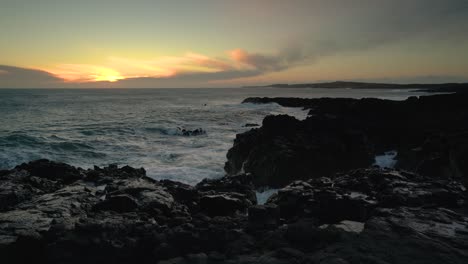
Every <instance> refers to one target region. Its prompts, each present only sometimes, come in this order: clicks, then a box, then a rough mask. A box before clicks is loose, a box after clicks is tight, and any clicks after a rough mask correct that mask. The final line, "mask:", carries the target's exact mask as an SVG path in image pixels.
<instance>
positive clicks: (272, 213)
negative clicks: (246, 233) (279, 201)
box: [248, 204, 280, 228]
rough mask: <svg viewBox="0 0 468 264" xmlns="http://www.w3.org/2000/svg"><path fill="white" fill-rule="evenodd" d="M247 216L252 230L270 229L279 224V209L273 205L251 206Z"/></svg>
mask: <svg viewBox="0 0 468 264" xmlns="http://www.w3.org/2000/svg"><path fill="white" fill-rule="evenodd" d="M248 215H249V223H250V224H251V226H252V228H272V227H276V226H278V225H279V222H280V214H279V209H278V206H276V205H274V204H266V205H255V206H251V207H249V211H248Z"/></svg>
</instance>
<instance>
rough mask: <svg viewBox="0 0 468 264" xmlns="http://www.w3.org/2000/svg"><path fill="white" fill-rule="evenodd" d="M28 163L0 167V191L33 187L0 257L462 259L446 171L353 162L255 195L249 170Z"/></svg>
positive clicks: (461, 219) (10, 224)
mask: <svg viewBox="0 0 468 264" xmlns="http://www.w3.org/2000/svg"><path fill="white" fill-rule="evenodd" d="M32 164H34V162H33V163H32ZM49 164H50V165H51V168H55V167H57V166H58V165H56V164H53V162H49ZM27 166H28V165H24V166H23V167H22V168H21V169H13V170H11V171H7V172H2V175H1V176H0V190H1V192H0V194H2V195H4V193H6V190H7V189H8V188H12V189H13V190H18V191H20V190H31V192H29V193H28V194H27V195H26V196H24V197H22V198H21V199H16V200H12V201H13V202H9V203H8V205H7V206H4V207H3V208H2V210H3V211H2V212H1V213H0V256H2V261H3V262H5V263H30V262H35V263H52V264H54V263H73V264H78V263H107V262H112V263H118V264H124V263H134V262H137V263H164V261H168V263H171V262H172V263H321V262H322V263H333V262H334V263H362V262H370V263H375V262H377V263H378V262H386V263H405V264H406V263H414V262H416V263H418V262H421V263H440V262H442V261H445V262H447V263H464V262H466V258H467V254H466V248H468V237H467V234H468V230H467V228H468V218H467V214H466V189H465V188H464V186H463V185H462V184H461V183H459V182H457V181H454V180H453V179H450V178H446V177H440V178H437V177H428V176H420V175H417V174H414V173H407V172H404V171H396V170H381V169H376V168H373V169H359V170H354V171H350V172H348V173H342V174H338V175H333V176H331V177H320V178H314V179H309V180H307V181H296V182H294V183H292V184H290V185H288V186H287V187H285V188H283V189H280V190H278V193H277V194H275V195H273V196H272V197H271V198H270V199H269V200H268V202H267V204H265V205H255V204H256V200H255V192H254V189H253V187H254V186H253V183H252V175H249V174H241V175H236V176H226V177H223V178H219V179H214V180H203V181H202V182H200V183H199V184H198V185H196V186H189V185H186V184H182V183H178V182H173V181H167V180H165V181H156V180H153V179H150V178H148V177H146V176H145V172H144V170H141V169H133V168H130V167H122V168H119V167H117V166H114V165H113V166H108V167H105V168H97V167H96V168H95V169H92V170H91V169H90V170H86V171H84V170H83V171H80V174H82V177H79V178H77V179H75V180H74V181H70V182H68V181H63V178H64V177H65V178H67V179H68V177H67V176H66V175H65V176H64V175H62V174H60V175H58V176H57V177H59V178H58V179H54V178H49V177H40V176H37V175H34V176H33V175H31V173H30V172H29V171H32V170H31V169H29V168H28V167H27ZM44 166H45V167H42V168H43V169H44V170H45V171H47V170H50V169H51V168H49V169H47V168H46V166H47V165H44ZM58 167H59V168H61V166H58ZM70 171H71V173H73V171H74V170H73V169H72V170H70ZM19 194H26V191H23V192H19ZM7 196H8V195H5V196H4V197H7ZM246 212H248V214H247V213H246ZM25 252H27V253H28V254H25ZM388 252H397V254H396V253H393V254H392V253H388Z"/></svg>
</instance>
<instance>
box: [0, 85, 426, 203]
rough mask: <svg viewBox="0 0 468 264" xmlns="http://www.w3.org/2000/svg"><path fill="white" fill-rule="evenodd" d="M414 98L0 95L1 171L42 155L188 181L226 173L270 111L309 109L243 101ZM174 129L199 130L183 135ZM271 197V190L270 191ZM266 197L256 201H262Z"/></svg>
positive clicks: (244, 93) (292, 93) (212, 92)
mask: <svg viewBox="0 0 468 264" xmlns="http://www.w3.org/2000/svg"><path fill="white" fill-rule="evenodd" d="M409 95H417V94H416V93H411V94H410V93H406V92H401V93H396V92H391V91H384V90H379V91H370V90H363V91H360V90H346V89H333V90H329V89H328V90H327V89H289V88H288V89H281V88H262V89H240V88H238V89H119V90H115V89H110V90H102V89H98V90H91V89H88V90H40V89H37V90H34V89H31V90H14V89H12V90H10V89H9V90H0V116H1V117H2V125H1V126H0V149H1V151H0V169H8V168H12V167H14V166H16V165H18V164H20V163H22V162H28V161H30V160H34V159H39V158H47V159H51V160H56V161H62V162H66V163H69V164H71V165H74V166H80V167H83V168H91V167H92V166H93V165H98V166H104V165H108V164H111V163H114V164H118V165H130V166H133V167H144V168H145V169H146V170H147V174H148V175H149V176H150V177H153V178H155V179H173V180H180V181H184V182H187V183H190V184H194V183H197V182H199V181H200V180H202V179H203V178H215V177H221V176H223V175H224V169H223V167H224V163H225V161H226V153H227V151H228V150H229V148H231V147H232V144H233V140H234V138H235V136H236V134H238V133H242V132H244V131H247V130H249V129H251V128H246V127H244V125H245V124H247V123H256V124H259V125H261V123H262V120H263V118H264V117H265V116H266V115H270V114H288V115H292V116H295V117H296V118H298V119H304V118H305V117H306V116H307V111H304V110H302V109H300V108H286V107H281V106H279V105H278V104H274V103H272V104H241V102H242V101H243V100H244V99H245V98H247V97H252V96H258V97H265V96H267V97H302V98H318V97H324V96H327V97H354V98H362V97H380V98H391V99H404V98H406V97H408V96H409ZM178 127H183V128H186V129H189V130H193V129H197V128H202V129H203V130H205V131H206V135H199V136H184V135H182V133H180V130H179V129H178ZM270 192H273V191H270ZM269 195H270V193H269V192H264V193H262V194H261V195H260V196H265V199H263V198H262V199H261V200H266V199H267V197H268V196H269Z"/></svg>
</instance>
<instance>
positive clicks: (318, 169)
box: [225, 93, 468, 187]
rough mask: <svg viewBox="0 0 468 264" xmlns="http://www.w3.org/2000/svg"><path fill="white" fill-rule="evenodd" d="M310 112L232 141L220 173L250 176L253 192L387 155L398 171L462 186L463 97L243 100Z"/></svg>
mask: <svg viewBox="0 0 468 264" xmlns="http://www.w3.org/2000/svg"><path fill="white" fill-rule="evenodd" d="M272 102H274V103H278V104H280V105H283V106H287V107H302V108H304V109H307V110H308V111H309V117H308V118H306V119H305V120H302V121H300V120H297V119H295V118H294V117H291V116H285V115H282V116H281V115H280V116H267V117H266V118H265V119H264V120H263V126H262V127H260V128H258V129H252V130H250V131H248V132H246V133H243V134H239V135H237V136H236V139H235V142H234V146H233V147H232V148H231V149H230V150H229V152H228V154H227V157H228V161H227V163H226V166H225V169H226V171H227V172H228V173H230V174H236V173H239V172H240V171H243V172H250V173H252V174H253V175H254V183H255V185H257V186H271V187H282V186H284V185H286V184H288V183H289V182H291V181H292V180H298V179H309V178H314V177H321V176H331V175H333V174H334V173H337V172H345V171H347V170H350V169H357V168H363V167H369V166H372V165H373V163H374V161H375V160H374V158H375V156H377V155H380V154H383V153H385V152H386V151H395V152H396V153H397V157H396V160H397V164H396V168H399V169H404V170H408V171H413V172H417V173H420V174H423V175H425V176H434V177H444V178H455V179H460V180H467V178H465V177H466V176H467V175H468V166H467V164H468V163H467V162H466V161H468V104H467V103H466V102H468V93H457V94H447V95H433V96H421V97H419V98H417V97H410V98H408V99H407V100H405V101H390V100H381V99H374V98H365V99H349V98H320V99H301V98H248V99H246V100H245V101H244V103H272Z"/></svg>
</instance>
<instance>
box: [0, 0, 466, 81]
mask: <svg viewBox="0 0 468 264" xmlns="http://www.w3.org/2000/svg"><path fill="white" fill-rule="evenodd" d="M467 32H468V1H466V0H353V1H349V0H289V1H284V0H232V1H231V0H197V1H192V0H132V1H129V0H125V1H124V0H80V1H77V0H73V1H71V0H41V1H38V0H0V34H1V35H0V36H1V37H0V88H93V87H95V88H107V87H116V88H177V87H239V86H245V85H265V84H271V83H305V82H320V81H335V80H355V81H374V82H394V83H415V82H418V83H435V82H466V81H468V34H467Z"/></svg>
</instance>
